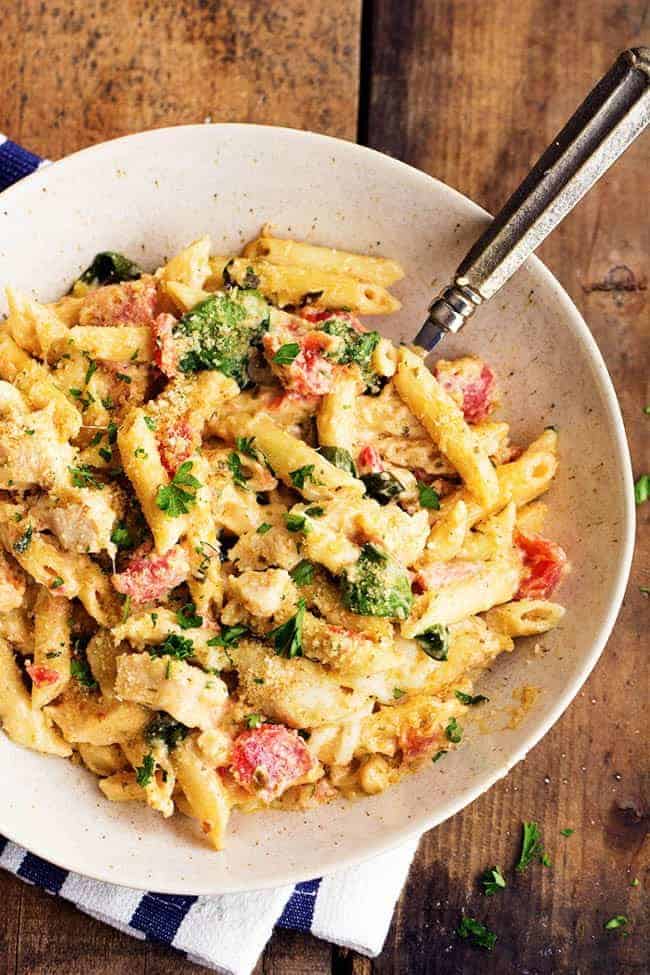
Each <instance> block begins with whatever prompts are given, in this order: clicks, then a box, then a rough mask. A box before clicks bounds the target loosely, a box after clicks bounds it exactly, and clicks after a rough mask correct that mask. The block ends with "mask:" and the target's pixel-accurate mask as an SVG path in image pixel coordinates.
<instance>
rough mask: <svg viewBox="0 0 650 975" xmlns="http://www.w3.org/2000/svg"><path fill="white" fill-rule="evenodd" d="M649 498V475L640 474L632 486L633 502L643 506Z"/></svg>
mask: <svg viewBox="0 0 650 975" xmlns="http://www.w3.org/2000/svg"><path fill="white" fill-rule="evenodd" d="M648 498H650V474H642V475H641V477H640V478H639V479H638V480H637V481H635V484H634V500H635V501H636V503H637V504H643V503H644V501H647V500H648Z"/></svg>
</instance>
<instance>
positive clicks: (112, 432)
mask: <svg viewBox="0 0 650 975" xmlns="http://www.w3.org/2000/svg"><path fill="white" fill-rule="evenodd" d="M106 433H107V436H108V442H109V443H110V444H113V443H115V442H116V440H117V423H116V422H115V420H109V423H108V426H107V427H106Z"/></svg>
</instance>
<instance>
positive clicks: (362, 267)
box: [244, 234, 404, 288]
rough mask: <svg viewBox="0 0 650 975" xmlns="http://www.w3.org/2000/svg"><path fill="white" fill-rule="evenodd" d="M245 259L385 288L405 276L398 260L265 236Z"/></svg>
mask: <svg viewBox="0 0 650 975" xmlns="http://www.w3.org/2000/svg"><path fill="white" fill-rule="evenodd" d="M244 257H252V258H261V259H262V260H265V261H269V262H270V263H271V264H279V265H281V266H283V267H287V266H289V267H290V266H292V265H297V266H298V267H304V268H308V269H311V270H314V271H326V272H328V273H331V274H349V275H351V276H352V277H353V278H358V280H359V281H370V282H372V283H373V284H380V285H382V287H384V288H388V287H390V285H391V284H394V283H395V281H399V280H400V279H401V278H403V277H404V271H403V270H402V268H401V266H400V265H399V264H398V263H397V261H391V260H389V259H388V258H385V257H370V256H368V255H367V254H352V253H350V252H349V251H342V250H336V249H335V248H333V247H318V246H316V245H315V244H305V243H303V242H302V241H297V240H281V239H280V238H279V237H270V236H267V235H265V234H262V236H260V237H257V238H256V239H255V240H252V241H251V242H250V243H249V244H247V245H246V247H245V248H244Z"/></svg>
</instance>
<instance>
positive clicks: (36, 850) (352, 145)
mask: <svg viewBox="0 0 650 975" xmlns="http://www.w3.org/2000/svg"><path fill="white" fill-rule="evenodd" d="M215 129H218V130H228V131H229V132H231V133H233V134H235V133H236V132H237V131H239V130H243V131H246V132H250V131H252V130H264V131H265V132H267V133H268V132H269V131H272V132H273V133H277V134H279V135H282V136H283V137H289V138H290V139H295V140H297V141H303V142H304V141H307V142H310V141H311V142H320V143H323V144H325V145H331V146H332V148H336V149H337V151H338V152H348V153H350V154H351V156H356V157H357V158H359V159H361V158H368V157H369V156H370V157H374V159H375V160H376V161H377V163H378V164H379V165H383V166H387V167H388V168H390V169H393V170H396V171H400V172H404V171H406V172H407V174H408V176H409V177H410V178H415V179H417V180H418V181H420V182H421V183H422V184H424V183H427V184H429V185H433V186H434V187H435V189H436V191H437V192H438V193H442V194H451V195H452V197H454V198H455V199H456V200H458V201H460V202H462V204H463V205H464V206H466V207H467V208H468V210H469V214H470V215H474V216H476V217H484V218H486V219H491V214H489V213H488V211H486V210H485V209H484V208H483V207H481V206H479V204H477V203H475V202H474V201H473V200H471V199H470V198H469V197H467V196H465V195H464V194H463V193H461V192H460V191H459V190H457V189H455V188H454V187H452V186H449V185H448V184H447V183H444V182H443V181H442V180H440V179H437V178H436V177H435V176H431V175H430V174H428V173H425V172H424V171H423V170H420V169H418V168H417V167H415V166H412V165H410V164H409V163H405V162H402V161H401V160H399V159H395V158H393V157H392V156H389V155H386V154H385V153H382V152H379V151H378V150H376V149H372V148H370V147H368V146H363V145H359V144H358V143H356V142H350V141H348V140H345V139H340V138H336V137H334V136H330V135H325V134H322V133H318V132H312V131H309V130H303V129H294V128H290V127H287V126H274V125H259V124H257V123H250V122H216V123H193V124H180V125H169V126H159V127H156V128H152V129H145V130H141V131H138V132H134V133H130V134H128V135H123V136H119V137H117V138H115V139H108V140H105V141H103V142H98V143H95V144H93V145H91V146H86V147H84V148H82V149H78V150H76V151H75V152H73V153H71V154H69V155H67V156H64V157H63V158H62V159H59V160H56V161H50V160H44V161H43V163H42V164H41V165H40V166H39V167H38V169H36V170H35V171H34V172H33V173H31V174H30V175H28V176H25V177H23V178H22V179H20V180H19V181H18V182H17V183H14V184H12V185H11V186H9V187H7V188H6V189H5V190H4V191H2V193H0V200H1V201H2V202H3V203H9V202H12V198H13V197H16V198H18V197H19V196H20V195H21V194H22V193H25V192H29V190H30V189H31V186H32V184H33V183H36V182H37V181H40V180H42V179H43V178H47V176H48V174H49V173H50V172H53V173H55V172H56V173H58V172H59V171H60V170H61V169H65V168H67V167H69V166H70V164H71V163H72V162H74V161H75V160H77V158H78V157H84V159H85V158H88V157H91V156H92V155H93V154H96V153H100V152H103V151H105V150H106V147H108V146H114V147H115V146H121V145H124V144H132V143H138V142H140V141H145V140H147V139H148V138H150V137H152V136H155V135H161V136H164V135H165V134H169V133H173V132H179V130H180V131H183V132H187V131H193V130H196V131H197V132H204V131H206V130H215ZM525 266H526V267H528V269H529V270H531V271H533V272H534V273H535V274H536V275H538V276H539V277H540V279H541V283H542V284H543V285H544V286H545V287H546V288H548V290H549V291H550V292H553V293H554V296H555V298H556V299H557V300H558V303H559V305H560V314H561V315H562V316H563V317H564V318H566V319H571V320H572V325H573V327H574V329H575V332H576V334H577V337H578V339H579V340H580V343H581V345H583V347H584V348H585V350H586V353H587V356H588V358H589V361H590V363H591V365H592V366H593V368H594V371H595V373H596V377H595V378H597V381H598V382H599V385H600V389H601V392H602V394H603V398H604V401H605V406H606V409H607V411H608V413H609V416H610V418H611V420H612V421H613V437H612V448H613V451H614V455H615V457H616V460H617V462H618V464H619V465H620V468H621V470H622V474H623V485H622V489H623V505H622V508H623V512H622V534H623V544H622V548H621V555H620V561H619V565H618V568H617V571H616V576H615V582H614V584H613V588H612V597H611V601H610V604H609V607H608V610H607V614H606V618H605V620H604V622H603V625H602V627H601V629H600V632H599V634H598V636H597V638H596V639H595V640H594V641H593V643H592V644H591V647H590V649H589V653H588V654H587V656H586V659H585V661H584V663H583V665H582V667H581V668H580V670H579V671H578V672H576V674H575V675H574V677H573V679H572V680H571V681H570V682H569V683H568V684H567V686H566V687H565V688H564V689H563V691H562V693H561V694H559V695H558V697H557V698H556V700H555V701H554V702H553V704H552V705H550V706H549V708H548V712H547V715H546V717H545V718H544V720H543V721H542V722H541V723H540V724H539V725H538V726H536V727H535V729H534V730H532V731H530V732H528V734H527V736H526V738H525V740H522V741H521V742H520V743H519V744H518V746H517V747H516V748H515V749H514V751H513V754H512V755H511V756H510V757H509V759H508V760H507V762H506V763H504V764H503V765H502V766H500V767H498V768H497V769H495V770H492V771H489V772H486V773H485V774H484V775H482V776H480V777H479V778H478V779H477V781H476V783H475V785H474V786H473V787H472V788H471V789H470V790H469V791H466V790H463V791H462V792H461V793H460V795H459V796H457V797H456V798H454V799H450V800H448V801H447V802H446V804H445V805H444V806H443V808H442V809H439V810H438V811H437V812H436V813H435V814H433V815H431V814H430V815H428V816H426V815H423V816H421V817H420V818H419V820H418V821H417V822H412V821H410V822H408V823H405V824H404V826H403V827H402V828H392V829H391V830H390V835H389V837H388V838H387V839H386V840H383V841H382V840H381V839H380V838H377V839H376V840H374V841H372V842H371V843H369V844H368V845H365V846H364V849H363V853H361V854H358V855H357V854H354V853H351V854H349V855H340V856H338V857H337V856H336V855H332V856H331V857H330V859H329V860H328V861H326V862H325V863H324V865H323V869H322V870H321V871H320V874H321V875H327V874H331V873H333V872H335V871H338V870H342V869H346V868H348V867H352V866H355V865H356V864H359V863H362V862H364V861H366V860H369V859H371V858H373V857H375V856H380V855H381V854H383V853H388V852H389V851H391V850H395V849H397V848H398V847H400V846H403V845H405V844H408V843H409V842H412V841H413V840H415V839H419V838H420V837H421V836H422V835H423V833H425V832H427V831H428V830H430V829H433V828H434V827H435V826H438V825H440V824H441V823H443V822H445V821H446V820H447V819H449V818H450V817H451V816H454V815H455V814H456V813H458V812H460V811H461V810H462V809H464V808H466V807H467V806H469V805H470V804H471V803H472V802H474V800H475V799H477V798H478V797H479V796H480V795H482V794H483V793H484V792H487V791H488V789H490V788H491V787H492V786H493V785H494V784H495V783H496V782H498V781H499V780H500V779H502V778H504V777H505V776H506V775H507V774H508V773H509V772H510V770H511V769H512V768H513V767H514V766H515V765H517V764H518V763H519V762H521V761H522V760H523V759H524V758H525V757H526V755H527V754H528V752H529V751H530V750H531V749H532V748H534V747H535V746H536V745H537V744H538V743H539V742H540V741H541V740H542V738H544V737H545V735H546V734H547V733H548V731H549V730H550V729H551V728H552V726H553V725H554V724H555V723H556V721H558V720H559V718H560V717H561V716H562V714H563V713H564V712H565V711H566V709H567V708H568V707H569V705H570V704H571V702H572V701H573V699H574V698H575V697H576V696H577V694H578V692H579V691H580V689H581V688H582V686H583V685H584V683H585V681H586V680H587V678H588V677H589V675H590V673H591V671H592V670H593V669H594V667H595V665H596V663H597V662H598V660H599V658H600V656H601V655H602V653H603V650H604V648H605V645H606V643H607V641H608V639H609V637H610V635H611V632H612V630H613V627H614V625H615V623H616V620H617V617H618V614H619V611H620V608H621V605H622V602H623V598H624V596H625V591H626V587H627V583H628V579H629V575H630V570H631V565H632V557H633V551H634V542H635V527H636V511H635V505H634V500H633V499H634V478H633V472H632V463H631V458H630V452H629V446H628V442H627V436H626V433H625V426H624V422H623V417H622V414H621V409H620V405H619V402H618V398H617V396H616V392H615V389H614V385H613V382H612V380H611V377H610V375H609V372H608V370H607V367H606V365H605V362H604V359H603V356H602V353H601V352H600V349H599V348H598V345H597V343H596V340H595V339H594V337H593V335H592V333H591V331H590V330H589V327H588V326H587V324H586V322H585V320H584V318H583V316H582V314H581V313H580V311H579V310H578V308H577V307H576V305H575V304H574V302H573V301H572V299H571V298H570V296H569V295H568V293H567V292H566V291H565V289H564V288H563V287H562V285H561V284H560V282H559V281H558V280H557V278H556V277H555V276H554V275H553V274H552V273H551V271H550V270H549V269H548V268H547V267H546V265H545V264H543V262H542V261H541V260H540V259H539V258H537V257H535V256H534V255H533V256H531V257H529V258H528V260H527V261H526V262H525ZM12 832H13V833H14V835H13V836H12ZM0 833H1V834H2V835H4V836H5V837H6V838H7V839H8V840H11V841H12V842H14V843H16V844H18V845H20V846H22V847H24V848H25V849H27V850H29V852H31V853H33V854H35V855H37V856H39V857H42V858H43V859H44V860H47V861H48V862H49V863H52V864H54V865H55V866H57V867H61V868H62V869H64V870H69V871H71V872H74V873H78V874H80V875H82V876H85V877H89V878H91V879H93V880H98V881H101V882H105V883H109V884H113V885H116V886H120V887H128V888H130V889H135V890H147V889H149V887H148V885H146V884H145V885H143V884H144V881H143V880H142V879H138V877H136V876H131V875H130V873H129V871H128V870H123V869H122V870H121V875H120V877H113V876H109V875H108V874H107V873H106V872H102V871H101V869H99V868H93V866H92V864H86V863H84V864H77V863H73V862H71V860H70V859H69V858H67V859H66V858H62V857H58V856H57V855H56V854H55V855H54V856H53V855H52V853H51V852H50V851H48V849H47V843H46V842H43V843H39V842H37V841H36V842H34V840H33V839H32V838H30V840H29V846H26V845H25V841H24V840H21V838H20V837H19V836H17V835H15V830H12V829H11V827H9V828H8V829H7V828H5V826H4V825H3V823H2V807H1V806H0ZM172 836H173V834H172V833H170V839H171V838H172ZM133 869H134V870H137V866H136V865H134V868H133ZM312 877H313V871H307V872H306V873H305V872H300V870H299V869H296V868H294V869H287V871H286V873H285V874H278V875H277V876H274V877H273V879H270V878H269V879H268V880H266V881H261V882H260V883H257V884H256V883H254V882H253V883H251V882H239V883H238V882H233V883H229V882H228V880H227V878H224V879H225V886H223V885H222V884H218V885H217V886H218V889H216V890H215V888H214V886H210V884H209V883H208V884H207V886H205V887H203V889H201V890H199V891H197V890H196V885H194V887H193V888H190V887H188V884H187V883H183V882H182V881H181V882H175V881H174V879H173V878H170V880H169V882H168V883H166V884H162V885H161V884H160V882H159V881H157V882H156V889H157V890H158V891H160V893H165V894H181V895H195V894H197V893H198V894H199V895H210V894H213V895H216V894H226V893H235V892H244V891H248V890H262V889H268V888H274V887H279V886H283V885H289V884H296V883H300V882H302V881H306V880H311V879H312Z"/></svg>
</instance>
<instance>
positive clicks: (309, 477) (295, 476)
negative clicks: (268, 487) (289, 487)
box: [289, 464, 318, 491]
mask: <svg viewBox="0 0 650 975" xmlns="http://www.w3.org/2000/svg"><path fill="white" fill-rule="evenodd" d="M289 477H290V478H291V483H292V484H293V486H294V487H295V488H297V489H298V490H299V491H302V489H303V488H304V486H305V482H306V481H312V482H313V483H314V484H318V481H317V480H316V478H315V477H314V465H313V464H306V465H305V466H304V467H299V468H298V469H297V470H295V471H289Z"/></svg>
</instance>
